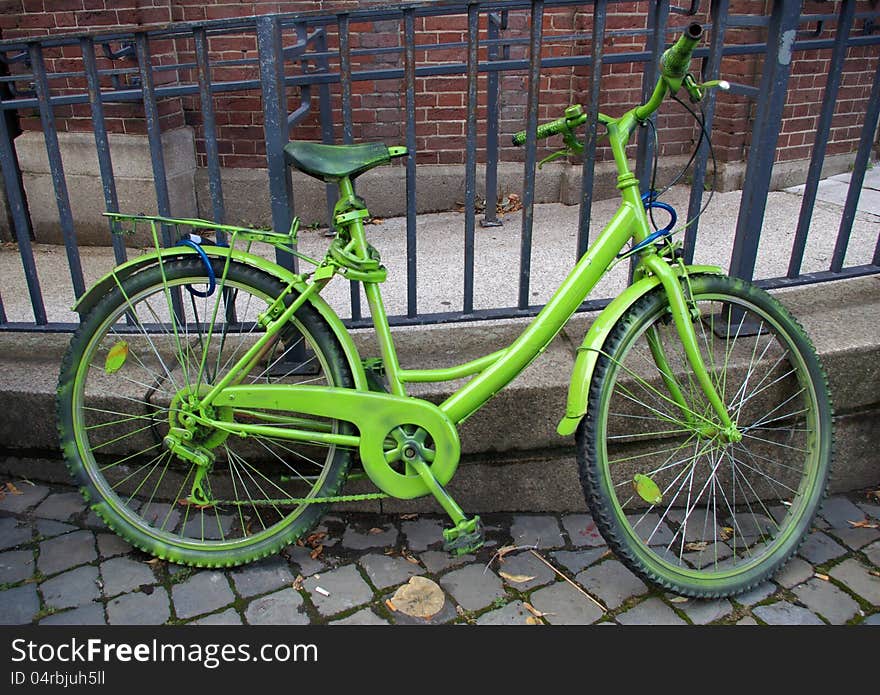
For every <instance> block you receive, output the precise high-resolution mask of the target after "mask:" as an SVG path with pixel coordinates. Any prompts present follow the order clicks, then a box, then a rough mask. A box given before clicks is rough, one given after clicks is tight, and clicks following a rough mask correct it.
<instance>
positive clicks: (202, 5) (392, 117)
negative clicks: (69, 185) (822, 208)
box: [0, 0, 878, 167]
mask: <svg viewBox="0 0 880 695" xmlns="http://www.w3.org/2000/svg"><path fill="white" fill-rule="evenodd" d="M381 4H387V3H384V2H383V1H382V0H377V1H375V2H365V1H363V0H361V1H358V0H321V1H314V2H305V1H300V2H260V1H257V2H233V1H231V0H227V1H225V2H224V1H222V0H0V36H2V38H4V39H15V38H22V37H29V36H46V35H49V34H53V35H54V34H58V33H62V32H82V31H84V30H91V29H101V30H106V29H110V28H113V27H117V26H122V27H126V28H133V27H142V26H144V25H152V24H164V23H168V22H169V21H197V20H206V19H219V18H227V17H240V16H248V15H252V14H264V13H274V12H301V11H304V10H320V11H332V10H339V9H350V8H354V7H363V6H365V5H381ZM703 5H704V6H705V5H708V3H703ZM860 5H864V6H865V8H867V7H868V2H867V0H866V1H865V2H864V3H860ZM765 6H766V3H765V2H763V1H762V2H756V1H754V0H733V2H732V3H731V11H732V12H736V13H747V14H762V13H764V12H765ZM649 7H650V3H649V2H645V1H643V2H628V3H622V4H612V5H611V6H610V9H609V13H608V15H607V18H606V25H607V30H608V31H612V30H620V29H629V30H631V29H644V28H645V26H646V17H647V14H648V10H649ZM836 8H837V3H807V4H806V5H805V8H804V11H805V12H824V13H827V12H831V11H834V10H836ZM859 9H863V8H862V7H860V8H859ZM696 19H697V21H701V22H703V23H708V22H709V19H708V17H707V16H706V8H705V7H704V8H703V14H702V15H700V16H698V17H697V18H696ZM688 21H689V20H688V18H684V17H681V16H678V15H672V17H671V24H675V25H681V26H683V25H684V24H686V23H687V22H688ZM857 26H858V25H857ZM415 29H416V40H417V44H418V50H417V51H416V60H417V63H418V64H419V65H430V64H442V63H446V62H450V61H454V62H458V61H462V60H464V57H465V48H464V47H459V48H452V49H435V50H430V46H435V45H437V44H440V43H450V42H465V41H466V39H467V31H466V29H467V18H466V16H465V15H458V16H451V17H450V16H447V17H427V18H417V19H416V26H415ZM486 31H487V19H486V17H485V16H482V17H481V18H480V37H481V39H484V38H485V37H486ZM591 31H592V8H591V7H590V6H585V7H580V6H576V7H571V8H553V9H548V10H547V11H546V13H545V18H544V55H545V56H566V55H572V54H580V53H584V52H587V51H589V50H590V45H589V41H587V40H582V41H575V40H572V39H570V38H565V37H567V36H569V35H570V34H572V33H575V32H579V33H584V32H586V33H589V32H591ZM402 34H403V28H402V22H399V21H397V20H391V21H383V22H368V23H355V22H352V25H351V46H352V49H353V50H354V51H357V50H358V49H360V48H389V47H396V46H400V45H402ZM504 35H505V36H506V37H510V38H518V39H523V40H525V42H524V44H522V45H518V46H514V47H512V48H511V51H510V53H511V57H513V58H526V57H527V56H528V47H527V39H528V35H529V17H528V13H527V12H524V11H511V12H510V13H509V22H508V28H507V30H506V31H505V32H504ZM832 35H833V34H832V32H830V31H826V32H824V34H823V36H828V37H830V36H832ZM285 39H286V41H285V42H286V43H287V42H288V41H289V42H292V41H293V40H294V39H293V36H292V32H288V34H287V35H286V37H285ZM209 41H210V42H209V49H210V54H211V60H212V62H216V61H221V60H226V61H228V60H238V59H242V58H244V59H248V58H249V59H253V58H255V57H256V55H257V51H256V40H255V38H254V35H253V33H249V34H241V35H237V36H235V35H225V36H216V37H212V38H210V40H209ZM328 41H329V44H330V47H331V49H332V48H335V47H336V46H338V37H337V36H336V32H335V28H330V29H329V31H328ZM728 41H729V42H756V43H762V42H764V41H765V30H764V29H761V28H750V29H730V30H729V31H728ZM644 45H645V36H644V35H633V36H618V37H614V38H608V39H606V44H605V50H606V53H613V52H621V51H633V50H636V51H638V50H642V49H643V48H644ZM193 50H194V49H193V46H192V41H191V40H187V39H174V40H164V41H156V42H154V43H153V44H152V45H151V51H152V55H153V64H154V65H172V64H175V63H186V62H191V61H193V60H194V52H193ZM830 53H831V51H830V49H829V50H825V51H812V52H809V53H797V54H796V57H795V60H794V62H793V64H792V68H791V75H792V77H791V82H790V88H789V94H788V99H787V104H786V109H785V114H784V121H783V124H782V132H781V135H780V139H779V147H778V149H777V160H791V159H802V158H805V157H808V156H809V152H810V147H811V144H812V141H813V137H814V133H815V126H816V122H817V120H818V114H819V110H820V106H821V99H822V94H823V90H824V85H825V80H826V78H827V73H828V69H829V68H828V64H829V60H830ZM45 58H46V64H47V69H48V70H49V72H50V73H52V72H73V71H77V70H81V69H82V65H81V55H80V52H79V47H78V46H70V47H64V48H62V49H47V51H46V53H45ZM486 58H487V49H486V47H485V46H483V47H482V48H481V50H480V59H481V60H485V59H486ZM98 59H99V60H98V63H99V68H109V67H110V66H111V62H110V61H108V60H106V59H105V58H104V57H103V56H101V55H100V54H99V56H98ZM877 60H878V51H877V50H876V48H874V49H871V48H853V49H851V50H850V51H849V55H848V58H847V61H846V64H845V66H844V73H843V82H842V86H841V90H840V95H839V98H838V101H837V105H836V110H835V118H834V123H833V129H832V133H831V137H832V143H831V145H830V146H829V152H832V153H838V152H847V151H852V150H853V149H854V148H855V146H856V143H857V140H858V137H859V134H860V124H861V122H862V119H863V114H864V110H865V105H866V103H867V98H868V95H869V92H870V86H871V80H872V79H873V74H874V71H875V70H876V65H877ZM123 64H124V65H125V66H126V67H136V63H135V62H133V61H127V62H123V61H116V62H115V63H114V64H113V65H114V66H115V67H119V66H120V65H123ZM352 64H353V69H354V70H355V72H358V71H362V70H367V69H374V68H381V67H398V68H401V67H403V56H402V52H392V53H387V54H384V55H379V56H357V55H355V56H353V58H352ZM336 67H337V63H336V61H335V60H331V68H334V69H335V68H336ZM12 69H13V70H15V69H22V68H21V67H20V66H19V67H18V68H16V66H13V68H12ZM212 70H213V76H214V78H215V79H216V80H237V79H249V78H250V79H256V78H258V77H259V70H258V67H257V66H256V64H251V65H237V66H227V67H217V66H214V67H213V68H212ZM642 70H643V66H642V65H640V64H614V65H606V66H605V67H604V69H603V82H602V84H603V90H602V102H601V104H600V108H601V110H602V111H604V112H607V113H610V114H618V113H620V112H621V111H623V110H624V109H626V108H629V107H631V106H632V105H634V104H635V103H637V102H638V101H639V100H640V98H641V72H642ZM761 70H762V59H761V58H760V57H757V56H745V57H743V56H737V57H729V58H726V59H725V60H724V61H723V66H722V72H723V74H724V76H725V77H728V78H729V79H731V80H732V81H735V82H741V83H745V84H751V85H758V84H759V82H760V75H761ZM155 80H156V84H157V85H160V84H164V83H173V82H175V81H180V82H194V81H195V72H194V71H193V70H189V69H179V70H172V71H167V72H159V73H157V74H156V77H155ZM83 82H84V80H82V79H77V78H63V79H55V80H52V81H51V83H50V86H51V88H52V90H53V93H61V92H63V91H65V90H66V91H82V90H83V88H84V84H83ZM589 82H590V78H589V68H586V67H578V68H555V69H549V70H545V71H544V73H543V74H542V80H541V104H540V110H539V119H540V120H549V119H553V118H557V117H558V116H559V115H560V114H561V111H562V109H563V108H564V107H565V106H567V105H569V104H571V103H575V102H581V101H583V100H584V99H585V98H586V95H587V93H588V89H589ZM105 84H106V85H107V86H109V84H110V82H109V79H107V80H106V81H105ZM486 84H487V78H486V76H485V75H481V76H480V77H479V83H478V94H479V106H478V112H477V118H478V124H479V128H478V130H479V134H478V139H477V145H478V156H479V158H480V159H483V155H484V152H485V122H486ZM527 87H528V84H527V77H526V72H525V71H520V72H518V73H504V74H503V75H502V77H501V94H500V119H501V120H500V126H501V133H502V137H501V145H502V154H501V156H502V159H505V160H516V159H519V158H521V157H522V155H523V152H522V150H521V149H520V148H513V147H511V146H509V144H508V143H509V137H508V136H509V134H510V133H512V132H515V131H517V130H519V129H521V128H522V127H523V126H524V124H525V120H526V113H525V111H526V91H527ZM291 91H292V93H291V95H290V108H291V110H293V109H294V108H296V106H298V104H299V98H298V94H296V93H295V92H296V90H291ZM313 92H314V94H313V98H314V99H315V101H314V103H315V104H316V105H317V89H315V90H313ZM416 92H417V93H416V122H417V131H416V132H417V150H418V159H419V162H421V163H438V164H443V163H461V162H463V161H464V157H465V152H464V144H465V119H466V104H465V99H466V81H465V79H464V77H463V76H450V77H445V76H438V77H424V78H419V79H417V81H416ZM332 103H333V108H334V112H335V113H337V114H338V113H339V109H340V106H341V97H340V91H339V86H338V85H335V86H334V87H333V97H332ZM214 105H215V109H216V112H217V126H218V138H219V150H220V156H221V163H222V165H223V166H226V167H259V166H264V154H265V144H264V140H263V130H262V110H261V100H260V94H259V91H258V90H253V91H250V92H234V93H232V92H230V93H225V94H218V95H217V96H215V99H214ZM159 109H160V113H161V124H162V127H163V128H173V127H177V126H180V125H182V124H184V123H186V124H188V125H190V126H192V127H193V128H194V130H195V132H196V139H197V150H198V152H199V156H200V158H201V159H202V160H204V134H203V132H202V123H201V113H200V107H199V100H198V97H197V96H194V97H184V98H173V99H163V100H161V101H160V103H159ZM404 109H405V95H404V85H403V81H402V80H374V81H365V82H355V83H354V84H353V86H352V118H353V122H354V137H355V139H356V140H374V139H380V140H385V141H387V142H389V143H391V142H398V143H400V142H403V141H404V138H405V126H404V123H405V113H404ZM55 115H56V119H57V121H58V127H59V129H61V130H71V131H73V130H80V131H88V130H91V127H92V125H91V119H90V111H89V108H88V105H80V106H64V107H59V108H57V109H56V112H55ZM105 115H106V117H107V125H108V128H109V129H110V130H111V132H120V133H122V132H124V133H143V132H144V131H145V124H144V119H143V110H142V107H140V106H139V105H137V104H107V105H106V106H105ZM753 117H754V103H753V102H751V101H749V100H747V99H745V98H743V97H737V96H734V95H729V94H725V95H721V96H720V97H719V101H718V108H717V112H716V121H715V129H714V133H713V142H714V144H715V151H716V155H717V156H718V158H719V159H720V160H722V161H739V160H741V159H743V158H744V157H745V154H746V152H747V148H748V143H749V135H750V130H751V127H750V124H751V120H752V118H753ZM21 120H22V127H23V128H24V129H39V127H40V124H39V117H38V114H36V113H35V112H34V113H23V114H22V119H21ZM336 120H337V128H336V137H337V141H339V140H340V139H341V122H342V119H341V115H340V116H339V117H338V118H337V119H336ZM658 126H659V130H660V136H661V152H662V153H664V154H684V153H688V152H690V151H691V149H692V147H693V144H694V142H695V141H696V138H697V137H698V135H699V133H698V131H697V129H696V128H695V127H694V125H693V121H692V119H691V118H690V116H688V115H687V114H686V113H685V112H684V111H683V109H682V108H681V107H680V106H679V105H677V104H675V103H673V102H667V103H665V104H664V106H663V108H662V110H661V112H660V115H659V119H658ZM293 137H294V138H299V139H312V140H319V139H320V137H321V132H320V125H319V121H318V118H317V115H313V116H311V117H309V118H308V119H307V120H306V121H305V122H304V123H302V124H301V125H300V126H298V127H297V128H296V130H295V131H294V133H293ZM542 153H543V151H542ZM539 154H540V153H539ZM599 156H600V157H607V156H608V152H607V151H606V150H605V149H604V148H601V147H600V149H599ZM200 164H202V165H204V161H201V162H200Z"/></svg>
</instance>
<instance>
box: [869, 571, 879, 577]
mask: <svg viewBox="0 0 880 695" xmlns="http://www.w3.org/2000/svg"><path fill="white" fill-rule="evenodd" d="M868 574H870V575H872V576H874V577H880V572H878V571H877V570H869V571H868Z"/></svg>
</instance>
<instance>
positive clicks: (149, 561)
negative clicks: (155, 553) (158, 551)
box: [147, 557, 165, 567]
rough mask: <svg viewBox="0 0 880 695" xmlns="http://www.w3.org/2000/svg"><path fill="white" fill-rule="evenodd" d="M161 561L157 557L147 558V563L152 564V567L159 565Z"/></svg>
mask: <svg viewBox="0 0 880 695" xmlns="http://www.w3.org/2000/svg"><path fill="white" fill-rule="evenodd" d="M163 562H165V561H164V560H163V559H162V558H159V557H154V558H153V559H152V560H147V564H148V565H152V566H153V567H159V566H160V565H161V564H162V563H163Z"/></svg>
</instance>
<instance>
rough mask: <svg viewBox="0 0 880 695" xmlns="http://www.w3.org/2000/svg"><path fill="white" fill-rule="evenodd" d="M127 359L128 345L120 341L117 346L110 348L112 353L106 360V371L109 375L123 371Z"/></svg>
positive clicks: (109, 353) (108, 354)
mask: <svg viewBox="0 0 880 695" xmlns="http://www.w3.org/2000/svg"><path fill="white" fill-rule="evenodd" d="M127 357H128V343H126V342H125V341H124V340H120V341H119V342H118V343H116V345H114V346H113V347H112V348H110V351H109V352H108V353H107V359H105V360H104V371H105V372H107V373H108V374H113V372H118V371H119V370H120V369H122V365H124V364H125V360H126V358H127Z"/></svg>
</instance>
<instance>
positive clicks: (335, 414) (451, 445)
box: [203, 384, 460, 499]
mask: <svg viewBox="0 0 880 695" xmlns="http://www.w3.org/2000/svg"><path fill="white" fill-rule="evenodd" d="M215 405H216V406H219V407H229V408H232V409H233V413H234V412H235V409H237V408H247V409H249V410H257V409H265V410H272V411H289V412H295V413H298V414H304V415H312V416H317V417H327V418H335V419H341V420H346V421H348V422H351V423H353V424H354V425H355V426H356V427H357V428H358V430H359V432H360V436H359V437H355V438H351V439H346V440H345V443H346V445H351V444H354V443H355V440H356V443H357V446H358V450H359V453H360V457H361V463H362V464H363V466H364V470H365V471H366V473H367V475H368V476H369V477H370V480H372V481H373V483H374V484H375V485H376V487H378V488H379V489H380V490H382V491H383V492H386V493H388V494H389V495H392V496H394V497H397V498H400V499H413V498H415V497H421V496H424V495H426V494H429V493H430V492H431V490H430V489H429V487H428V486H427V485H426V484H425V482H424V479H423V475H420V474H419V473H418V472H411V471H408V470H404V471H403V472H400V471H399V470H397V469H396V468H395V467H393V466H392V464H393V463H394V462H393V461H392V462H390V463H389V461H388V445H387V441H386V440H387V437H389V435H392V433H393V432H394V430H396V429H397V428H398V427H403V426H413V427H416V428H420V429H422V430H425V431H426V432H427V433H428V435H429V436H430V437H431V440H432V441H433V444H432V448H433V452H434V453H433V457H434V459H433V461H432V462H431V466H430V471H431V474H432V475H433V477H434V479H435V480H436V481H437V483H438V484H439V485H445V484H446V483H447V482H449V480H450V479H451V478H452V476H453V474H454V473H455V470H456V468H457V467H458V461H459V454H460V444H459V440H458V431H457V430H456V428H455V425H454V424H453V423H452V422H451V421H450V420H449V418H448V417H446V415H444V413H443V412H442V411H441V410H440V409H439V408H438V407H437V406H436V405H434V404H433V403H429V402H428V401H424V400H421V399H418V398H405V397H401V396H396V395H393V394H387V393H375V392H371V391H356V390H354V389H342V388H331V387H322V386H311V385H303V386H296V387H290V386H284V385H278V384H253V385H249V386H230V387H228V388H225V389H223V390H222V391H221V392H220V393H219V395H218V396H217V398H216V401H215ZM203 422H205V423H206V424H210V425H212V426H215V427H218V428H221V429H226V430H231V432H232V434H238V433H240V434H242V435H247V434H248V433H254V434H258V433H259V434H265V435H267V436H268V435H271V436H274V437H279V438H288V439H304V440H310V439H315V440H318V437H317V436H316V435H318V434H325V433H314V432H310V431H306V432H303V431H300V430H290V429H286V428H285V429H282V428H278V427H270V426H261V425H240V424H237V423H235V424H230V423H227V422H223V421H218V420H211V419H210V418H204V419H203ZM335 436H336V437H337V438H338V437H339V436H340V435H335ZM340 443H341V442H340Z"/></svg>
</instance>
